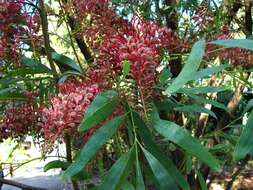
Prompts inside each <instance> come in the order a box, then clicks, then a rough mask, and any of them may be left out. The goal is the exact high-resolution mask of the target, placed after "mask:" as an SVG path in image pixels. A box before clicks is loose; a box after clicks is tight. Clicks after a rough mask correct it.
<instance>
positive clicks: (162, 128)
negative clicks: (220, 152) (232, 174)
mask: <svg viewBox="0 0 253 190" xmlns="http://www.w3.org/2000/svg"><path fill="white" fill-rule="evenodd" d="M152 121H153V124H152V125H153V127H154V129H155V130H156V131H157V132H158V133H159V134H160V135H162V136H164V137H165V138H166V139H167V140H169V141H172V142H173V143H175V144H177V145H178V146H180V147H181V148H183V149H184V150H185V151H187V152H188V153H190V154H191V155H193V156H196V157H197V158H199V159H200V160H202V161H203V162H204V163H206V164H207V165H208V166H209V167H211V168H212V169H213V170H215V171H217V170H219V169H220V163H219V161H218V160H217V159H216V158H215V157H214V156H212V154H211V153H209V152H208V151H207V149H206V148H205V147H203V146H202V145H201V144H200V142H198V141H197V140H196V139H195V138H193V137H192V136H191V135H190V134H189V132H188V131H186V130H185V129H184V128H182V127H180V126H178V125H177V124H176V123H173V122H171V121H167V120H162V119H160V118H159V115H158V113H157V111H156V110H155V108H154V110H153V118H152Z"/></svg>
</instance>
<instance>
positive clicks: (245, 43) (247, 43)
mask: <svg viewBox="0 0 253 190" xmlns="http://www.w3.org/2000/svg"><path fill="white" fill-rule="evenodd" d="M209 44H216V45H222V46H225V47H228V48H232V47H238V48H243V49H248V50H251V51H253V40H249V39H228V40H215V41H212V42H209Z"/></svg>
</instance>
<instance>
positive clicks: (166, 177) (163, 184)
mask: <svg viewBox="0 0 253 190" xmlns="http://www.w3.org/2000/svg"><path fill="white" fill-rule="evenodd" d="M142 151H143V152H144V154H145V157H146V159H147V161H148V163H149V165H150V167H151V169H152V171H153V174H154V176H155V178H156V179H157V181H158V183H159V185H160V189H161V190H168V189H174V190H177V189H178V187H177V185H176V183H175V182H174V179H173V178H172V177H171V175H170V174H169V173H168V172H167V170H166V169H165V168H164V167H163V165H162V164H161V163H160V162H159V161H158V160H157V159H156V158H155V157H154V156H153V155H152V154H151V153H150V152H148V151H147V150H146V149H144V148H142Z"/></svg>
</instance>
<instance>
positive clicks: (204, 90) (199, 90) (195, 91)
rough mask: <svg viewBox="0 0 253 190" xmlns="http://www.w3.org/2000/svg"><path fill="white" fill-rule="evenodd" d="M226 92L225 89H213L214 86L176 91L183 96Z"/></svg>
mask: <svg viewBox="0 0 253 190" xmlns="http://www.w3.org/2000/svg"><path fill="white" fill-rule="evenodd" d="M225 90H227V88H225V87H214V86H202V87H192V88H182V89H180V90H178V93H183V94H206V93H215V92H222V91H225Z"/></svg>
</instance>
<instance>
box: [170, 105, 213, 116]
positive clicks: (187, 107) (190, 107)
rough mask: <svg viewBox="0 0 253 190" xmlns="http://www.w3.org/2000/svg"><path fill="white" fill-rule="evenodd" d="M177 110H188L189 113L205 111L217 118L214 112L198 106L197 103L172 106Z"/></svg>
mask: <svg viewBox="0 0 253 190" xmlns="http://www.w3.org/2000/svg"><path fill="white" fill-rule="evenodd" d="M174 109H175V110H177V111H182V112H189V113H206V114H209V115H211V116H212V117H214V118H215V119H217V116H216V115H215V113H214V112H212V111H211V110H209V109H207V108H205V107H202V106H199V105H196V104H195V105H184V106H180V107H176V108H174Z"/></svg>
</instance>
